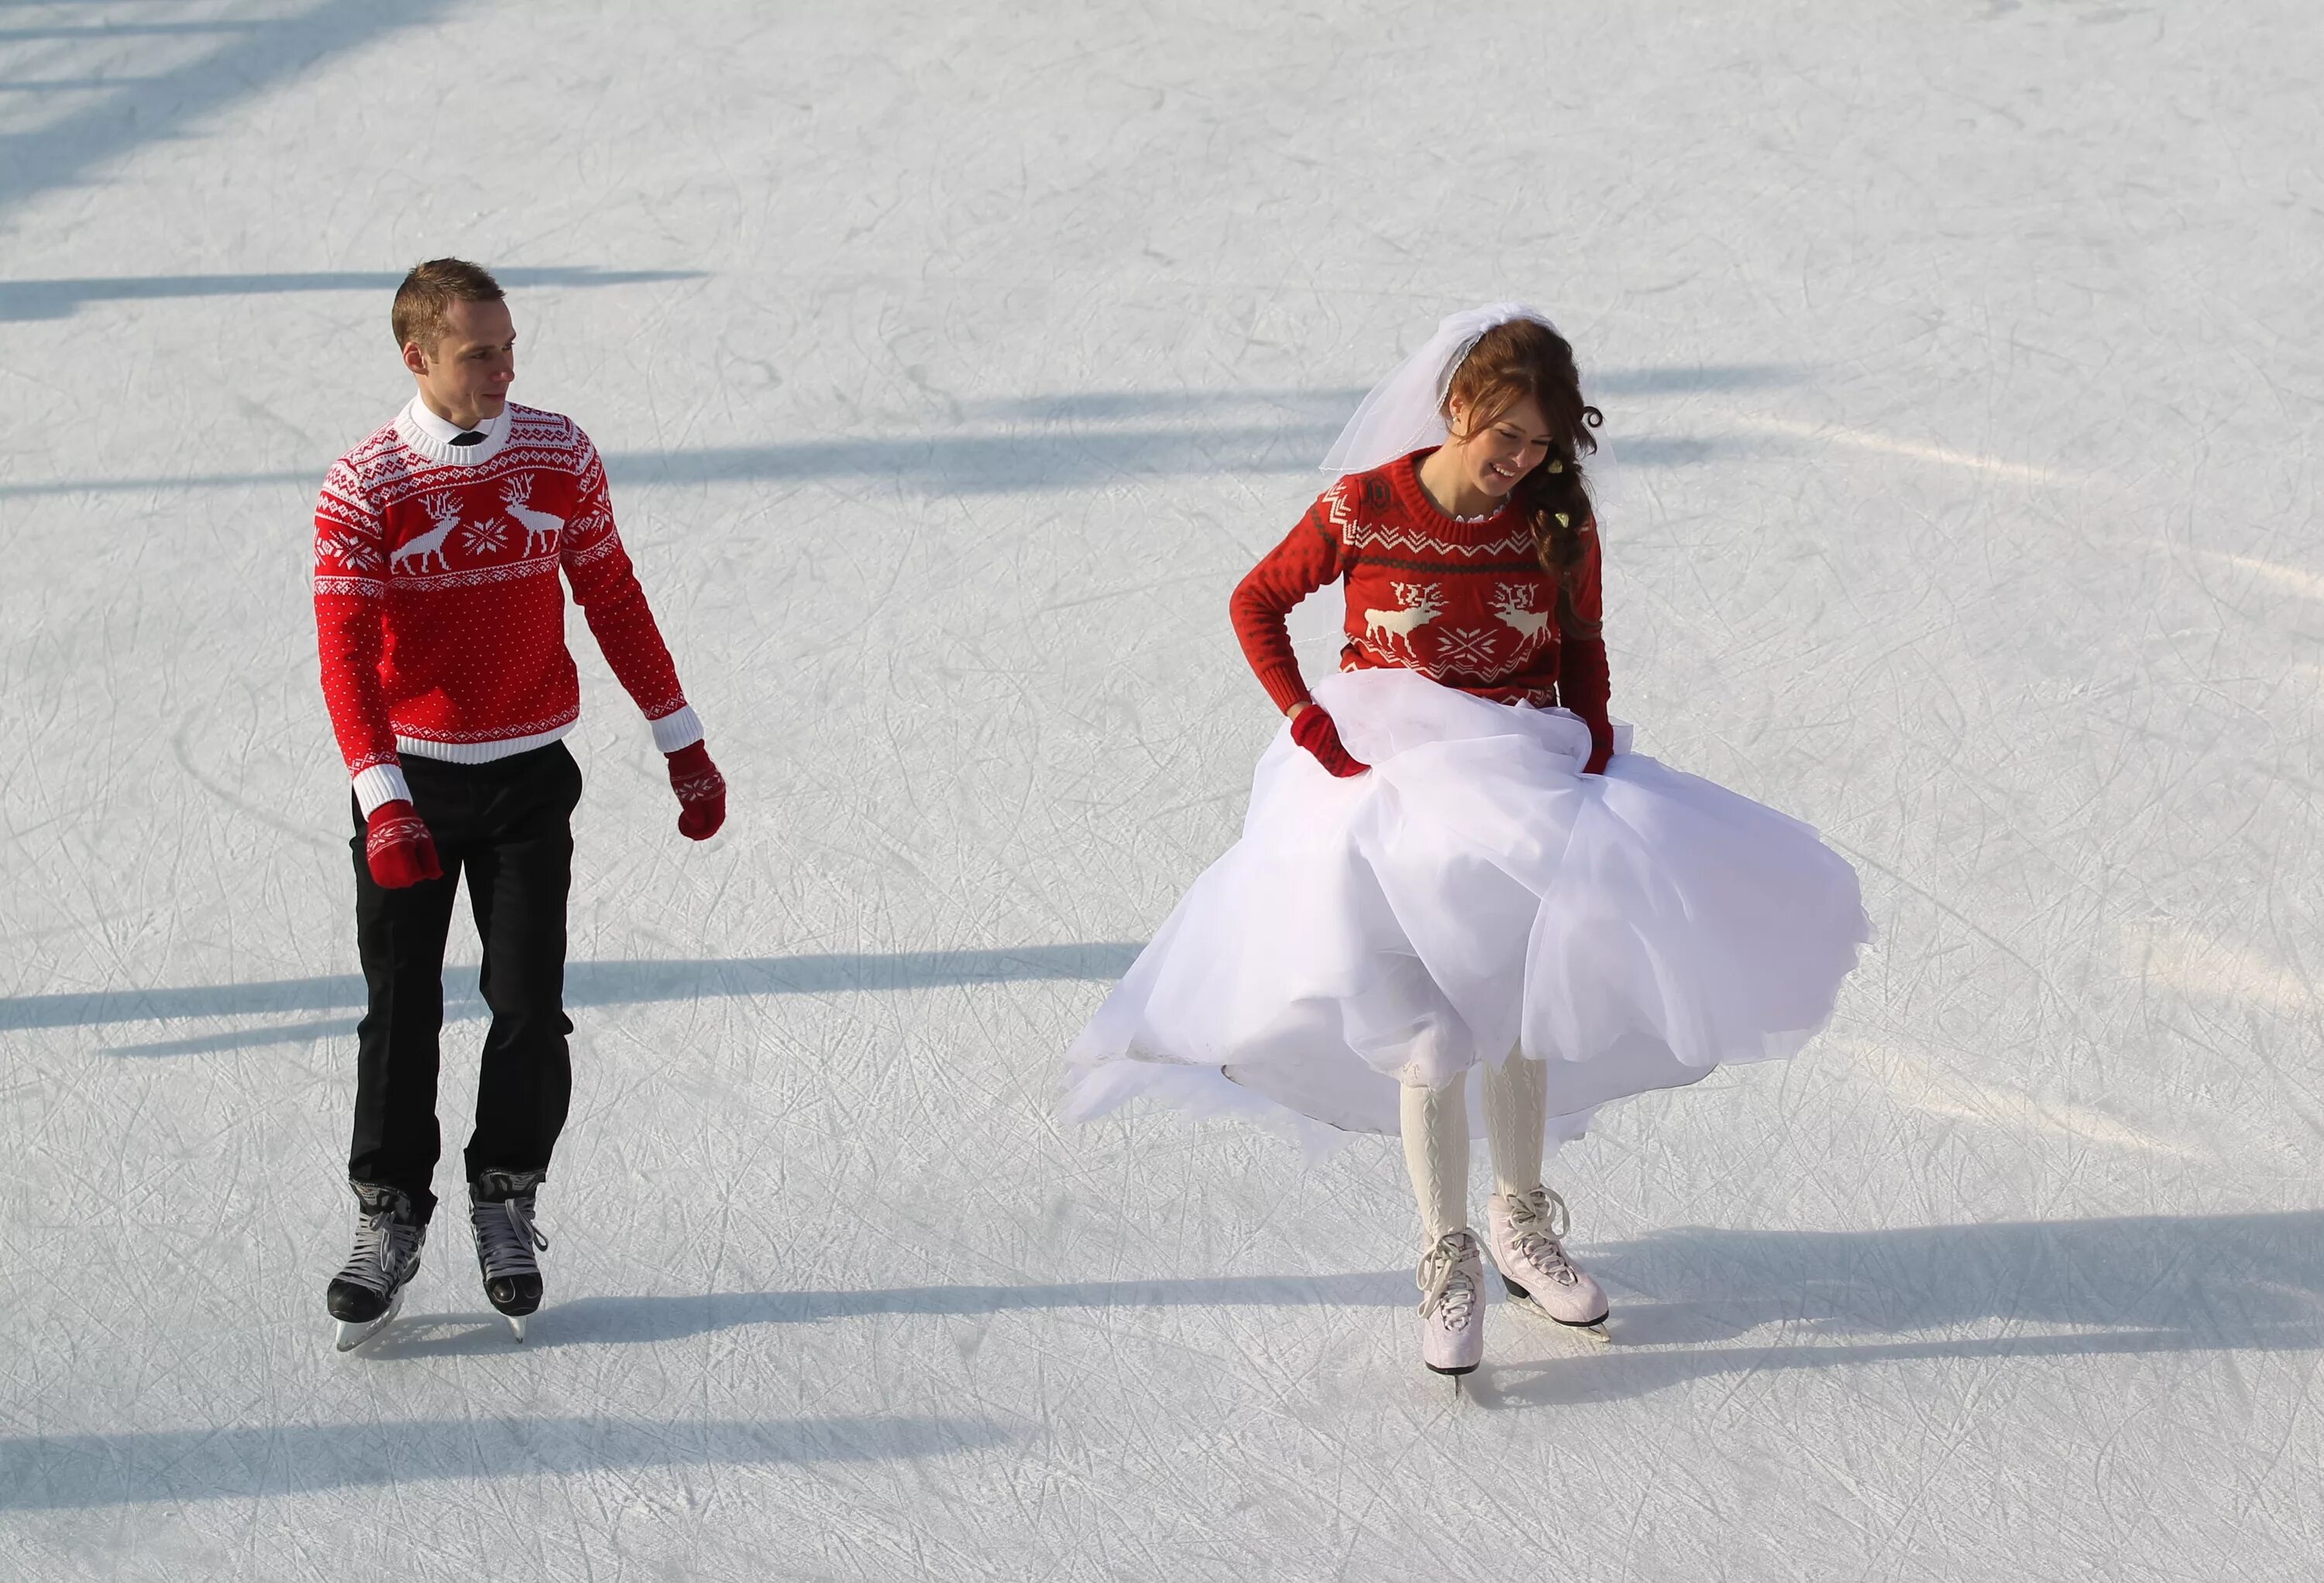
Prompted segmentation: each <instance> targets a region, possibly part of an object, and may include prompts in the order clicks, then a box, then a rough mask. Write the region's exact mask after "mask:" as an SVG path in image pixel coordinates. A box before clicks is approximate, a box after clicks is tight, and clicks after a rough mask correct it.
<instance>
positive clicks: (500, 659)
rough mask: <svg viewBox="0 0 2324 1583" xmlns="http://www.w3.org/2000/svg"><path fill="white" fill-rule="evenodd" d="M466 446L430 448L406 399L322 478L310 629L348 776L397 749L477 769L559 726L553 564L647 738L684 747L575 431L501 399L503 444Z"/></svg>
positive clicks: (558, 613)
mask: <svg viewBox="0 0 2324 1583" xmlns="http://www.w3.org/2000/svg"><path fill="white" fill-rule="evenodd" d="M495 433H496V435H498V434H499V433H500V430H499V427H498V426H495ZM431 450H433V451H436V452H438V453H443V454H449V455H450V456H451V457H452V458H454V459H450V460H438V459H437V458H436V456H434V455H431V454H430V451H431ZM475 450H476V452H477V453H478V457H477V459H476V460H475V461H468V460H466V459H463V458H460V455H459V453H458V452H457V451H449V450H448V448H445V447H441V446H438V445H434V444H432V443H431V441H430V440H429V437H428V436H427V434H426V433H424V432H423V431H422V430H421V429H420V426H419V425H418V424H417V423H416V422H415V421H414V419H413V418H412V416H411V409H410V408H407V409H406V410H405V412H404V413H403V414H401V415H400V416H399V417H398V418H397V420H396V421H394V422H392V423H390V424H388V425H387V426H386V427H384V428H383V429H381V430H379V431H378V432H377V433H375V434H373V435H372V436H371V437H370V438H369V439H367V440H364V442H363V443H362V444H360V445H358V446H356V447H355V449H353V450H351V451H349V452H348V453H347V454H346V455H345V456H343V457H341V458H339V459H338V461H337V462H336V463H335V464H333V466H332V467H331V469H330V472H329V474H328V475H327V477H325V479H324V482H323V488H322V493H321V495H320V496H319V497H318V500H317V502H316V505H315V543H314V568H315V570H314V595H315V625H316V635H317V642H318V657H319V659H320V662H321V669H322V680H323V692H324V698H325V701H326V702H327V704H328V706H329V708H330V715H331V726H332V730H333V732H334V733H335V735H336V736H337V738H338V744H339V750H340V753H341V754H342V755H343V756H344V757H345V758H346V765H347V771H348V773H349V774H350V775H352V776H355V777H357V778H358V779H359V780H360V777H361V776H362V774H363V773H364V771H366V770H368V769H370V768H372V767H373V766H374V765H383V764H396V763H397V762H398V759H399V755H400V754H414V755H416V756H420V757H427V758H438V759H449V760H454V761H457V762H460V763H481V762H484V761H486V760H490V759H493V758H501V757H505V756H507V755H508V754H512V753H521V752H522V751H524V750H525V749H527V748H530V747H534V746H538V745H541V744H543V743H545V742H549V741H553V740H555V739H556V738H557V737H558V736H562V735H564V734H565V732H567V730H569V729H571V727H572V726H573V723H574V721H575V720H576V719H577V718H578V717H579V716H580V712H581V691H580V678H579V673H578V672H577V671H576V669H575V667H574V663H573V656H572V654H571V653H569V652H568V651H567V648H566V646H565V596H564V589H563V586H562V584H560V582H559V581H558V574H559V573H560V572H562V573H563V575H564V578H565V579H566V580H567V581H569V582H570V583H571V584H572V586H573V594H574V598H575V600H576V602H577V603H578V604H579V605H580V606H581V607H582V611H583V613H584V615H585V616H586V617H587V619H588V623H589V629H590V631H591V632H592V634H595V637H596V639H597V643H598V646H599V648H600V649H602V650H603V651H604V655H605V660H606V662H607V663H608V664H609V665H610V666H611V667H612V669H613V674H614V676H615V677H616V678H617V679H618V680H620V681H621V683H622V687H623V688H624V689H625V690H627V691H628V692H629V694H630V696H631V698H632V699H634V700H636V703H637V705H638V708H640V709H641V710H642V711H643V712H644V714H645V716H646V717H647V718H648V719H649V720H651V721H655V722H657V723H658V725H657V732H656V736H657V743H658V745H663V747H664V751H669V749H670V748H672V747H675V746H682V745H685V744H684V741H673V742H669V743H667V744H663V743H661V738H662V737H663V736H666V735H668V736H683V737H684V738H685V740H686V741H692V740H697V739H698V738H699V736H700V735H701V733H700V730H699V727H698V726H695V727H693V728H692V729H691V730H690V732H689V731H687V730H684V729H673V727H678V726H679V720H678V717H679V715H680V712H681V711H684V720H685V721H687V722H691V721H692V712H691V711H690V710H688V709H687V702H686V695H685V693H684V691H683V690H681V689H680V688H679V686H678V671H677V669H676V667H675V666H674V665H672V663H671V662H670V657H669V650H668V649H667V648H666V647H665V646H664V645H663V643H662V639H661V633H660V630H659V628H658V627H657V626H656V625H655V624H654V618H653V612H652V610H651V609H650V607H649V606H647V603H646V597H645V591H644V590H643V589H642V588H640V587H639V585H638V580H637V577H636V574H635V572H634V571H633V570H632V567H631V565H630V558H629V555H628V553H627V552H626V551H624V550H623V549H622V540H621V534H620V533H619V532H618V531H617V530H616V529H615V527H614V524H613V507H612V504H611V501H610V498H609V496H608V495H607V492H606V487H605V473H604V465H603V464H602V462H600V460H599V459H598V456H597V450H596V448H595V446H593V445H592V444H590V442H589V437H588V436H587V435H586V434H584V433H583V432H582V431H581V430H580V429H579V427H578V426H576V424H575V423H574V422H573V421H572V420H570V419H569V418H566V417H562V416H560V415H559V414H558V413H555V412H542V411H539V409H537V408H532V407H525V406H519V405H517V404H516V403H510V404H509V406H508V408H507V417H506V423H505V433H504V437H502V438H500V439H499V441H498V443H488V444H485V445H480V446H477V447H476V448H475Z"/></svg>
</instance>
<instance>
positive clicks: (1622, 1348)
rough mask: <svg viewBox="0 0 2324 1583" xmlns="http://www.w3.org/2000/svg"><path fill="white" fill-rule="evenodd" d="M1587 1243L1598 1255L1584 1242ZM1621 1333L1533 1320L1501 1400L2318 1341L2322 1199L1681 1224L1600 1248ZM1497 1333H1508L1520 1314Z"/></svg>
mask: <svg viewBox="0 0 2324 1583" xmlns="http://www.w3.org/2000/svg"><path fill="white" fill-rule="evenodd" d="M1576 1254H1577V1256H1584V1255H1583V1250H1581V1249H1578V1248H1577V1249H1576ZM1586 1263H1587V1264H1588V1265H1589V1267H1590V1269H1591V1272H1592V1273H1595V1274H1597V1275H1599V1276H1600V1279H1601V1280H1603V1281H1604V1282H1605V1284H1606V1286H1607V1288H1608V1290H1609V1292H1610V1293H1611V1295H1612V1297H1613V1301H1614V1305H1615V1315H1614V1321H1613V1324H1612V1325H1611V1326H1610V1327H1609V1332H1610V1338H1611V1345H1610V1346H1605V1347H1589V1346H1587V1345H1586V1344H1582V1343H1579V1342H1577V1341H1575V1340H1574V1339H1572V1338H1563V1337H1559V1336H1557V1335H1556V1334H1555V1333H1554V1331H1552V1330H1551V1329H1550V1328H1549V1327H1548V1326H1547V1325H1545V1324H1540V1323H1535V1324H1534V1325H1531V1326H1528V1327H1527V1335H1528V1338H1529V1340H1530V1344H1529V1345H1528V1344H1527V1343H1526V1342H1518V1343H1517V1344H1516V1347H1511V1346H1510V1345H1508V1344H1507V1343H1502V1344H1500V1345H1498V1346H1497V1347H1496V1350H1499V1352H1500V1353H1501V1355H1502V1356H1505V1357H1508V1356H1523V1355H1524V1354H1525V1353H1527V1352H1529V1353H1531V1354H1532V1355H1533V1361H1529V1362H1511V1363H1506V1364H1502V1365H1498V1366H1490V1365H1489V1367H1488V1369H1487V1371H1486V1372H1485V1374H1484V1375H1483V1376H1482V1377H1481V1378H1480V1381H1479V1382H1478V1384H1479V1386H1480V1388H1479V1389H1478V1390H1477V1391H1476V1394H1477V1395H1478V1397H1479V1398H1480V1400H1482V1401H1485V1402H1488V1403H1489V1404H1496V1403H1497V1404H1506V1405H1510V1406H1526V1405H1549V1404H1556V1403H1563V1402H1580V1401H1607V1400H1618V1399H1621V1398H1625V1397H1631V1396H1641V1395H1646V1394H1649V1393H1653V1392H1655V1391H1660V1390H1665V1389H1667V1388H1669V1387H1671V1386H1674V1385H1678V1384H1685V1383H1686V1382H1688V1381H1691V1380H1696V1379H1701V1378H1705V1377H1708V1376H1711V1375H1725V1374H1742V1373H1747V1372H1765V1371H1767V1370H1771V1369H1821V1368H1839V1367H1846V1366H1849V1365H1864V1364H1877V1363H1888V1362H1901V1361H1911V1360H1917V1359H1931V1358H1989V1359H1995V1360H2002V1361H2006V1360H2008V1359H2012V1358H2041V1357H2072V1356H2101V1355H2107V1354H2122V1353H2167V1352H2190V1351H2204V1352H2214V1351H2246V1352H2249V1351H2261V1352H2276V1351H2315V1350H2318V1349H2319V1348H2324V1212H2319V1211H2317V1210H2299V1211H2293V1212H2289V1213H2282V1214H2267V1215H2205V1216H2136V1217H2125V1218H2121V1219H2106V1220H2035V1221H1998V1222H1992V1223H1987V1224H1983V1225H1971V1226H1932V1227H1909V1228H1904V1229H1898V1230H1886V1231H1849V1232H1818V1231H1720V1230H1713V1229H1710V1228H1707V1227H1682V1228H1677V1229H1674V1230H1671V1231H1665V1232H1659V1233H1656V1234H1655V1235H1654V1236H1648V1237H1646V1238H1643V1239H1641V1240H1639V1241H1637V1242H1632V1243H1623V1244H1617V1245H1611V1246H1608V1247H1604V1248H1599V1249H1592V1250H1588V1253H1587V1254H1586ZM1500 1335H1501V1337H1504V1338H1508V1337H1510V1336H1511V1335H1512V1330H1511V1328H1510V1327H1509V1326H1508V1325H1504V1326H1502V1327H1501V1330H1500Z"/></svg>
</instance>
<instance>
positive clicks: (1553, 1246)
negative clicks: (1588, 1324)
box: [1505, 1187, 1582, 1286]
mask: <svg viewBox="0 0 2324 1583" xmlns="http://www.w3.org/2000/svg"><path fill="white" fill-rule="evenodd" d="M1505 1201H1506V1202H1507V1203H1508V1207H1509V1239H1510V1240H1511V1241H1512V1242H1514V1243H1515V1244H1516V1245H1517V1256H1518V1257H1520V1258H1522V1259H1524V1260H1525V1261H1526V1263H1527V1264H1531V1265H1533V1267H1534V1268H1535V1269H1536V1270H1539V1271H1540V1272H1541V1273H1543V1274H1545V1275H1547V1276H1548V1277H1549V1278H1550V1279H1551V1280H1553V1281H1554V1282H1557V1283H1558V1284H1559V1285H1561V1286H1572V1285H1574V1284H1576V1283H1577V1282H1580V1280H1581V1279H1582V1273H1581V1272H1580V1271H1578V1270H1576V1269H1575V1268H1574V1267H1573V1261H1572V1260H1571V1259H1569V1258H1567V1257H1566V1256H1565V1245H1564V1244H1563V1243H1562V1242H1561V1241H1559V1240H1558V1239H1559V1238H1561V1237H1563V1236H1564V1235H1565V1234H1566V1233H1567V1232H1568V1231H1571V1230H1572V1228H1573V1214H1572V1210H1570V1209H1568V1208H1566V1205H1565V1200H1564V1199H1561V1198H1559V1197H1558V1196H1557V1194H1555V1193H1554V1192H1553V1191H1551V1190H1549V1189H1548V1188H1545V1187H1537V1188H1535V1189H1534V1190H1532V1191H1531V1192H1526V1193H1520V1194H1518V1195H1517V1197H1515V1198H1513V1199H1507V1200H1505Z"/></svg>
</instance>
